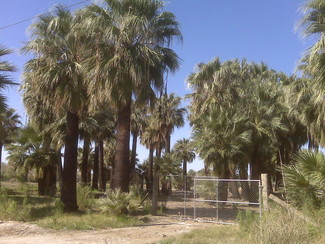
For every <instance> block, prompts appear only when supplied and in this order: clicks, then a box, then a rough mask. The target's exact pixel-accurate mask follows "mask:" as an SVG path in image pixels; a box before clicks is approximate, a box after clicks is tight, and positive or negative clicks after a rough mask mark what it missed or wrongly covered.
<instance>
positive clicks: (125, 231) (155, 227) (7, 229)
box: [0, 217, 211, 244]
mask: <svg viewBox="0 0 325 244" xmlns="http://www.w3.org/2000/svg"><path fill="white" fill-rule="evenodd" d="M207 226H211V224H208V223H198V222H193V221H180V220H177V219H172V218H168V217H157V218H156V219H155V220H154V221H153V222H151V223H149V224H146V225H143V226H137V227H129V228H119V229H104V230H94V231H71V230H60V231H57V230H50V229H44V228H41V227H38V226H36V225H32V224H28V223H22V222H15V221H8V222H1V223H0V243H1V244H2V243H3V244H11V243H12V244H54V243H56V244H57V243H78V244H80V243H103V244H113V243H114V244H128V243H132V244H142V243H157V242H158V241H160V240H163V239H166V238H170V237H173V236H176V235H179V234H182V233H186V232H190V231H191V230H193V229H198V228H205V227H207Z"/></svg>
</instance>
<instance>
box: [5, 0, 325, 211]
mask: <svg viewBox="0 0 325 244" xmlns="http://www.w3.org/2000/svg"><path fill="white" fill-rule="evenodd" d="M164 4H165V3H164V2H162V1H158V0H104V1H102V2H101V3H96V4H91V5H89V6H86V7H84V8H82V9H80V10H77V11H76V12H70V11H68V10H65V9H63V8H62V7H61V6H57V7H56V9H55V11H53V12H51V13H49V14H46V15H42V16H40V17H39V18H38V19H37V20H36V21H35V22H34V23H33V24H32V25H31V26H30V32H31V35H30V40H29V41H28V42H27V43H26V45H25V46H24V47H23V52H24V53H26V54H29V55H31V56H32V58H31V59H30V60H29V61H28V62H27V63H26V64H25V69H24V73H23V83H22V85H21V88H20V89H21V90H22V93H23V102H24V105H25V108H26V111H27V114H28V117H29V122H28V125H27V127H26V128H24V129H22V130H20V131H19V132H18V135H17V134H16V135H15V136H9V134H10V133H9V132H15V131H17V128H18V127H19V125H20V122H19V120H18V116H17V114H15V112H14V111H13V110H10V109H8V108H7V105H6V102H5V97H4V96H1V97H0V109H1V111H0V112H1V114H2V115H3V116H2V117H1V126H2V127H1V128H0V129H1V142H0V143H1V144H0V146H1V148H2V145H3V144H5V143H6V144H8V143H9V142H11V140H10V139H12V138H14V139H13V140H14V143H10V145H8V146H7V150H8V151H9V157H8V160H9V162H10V163H12V164H13V165H15V167H17V169H23V170H25V171H26V172H27V170H28V169H31V168H35V169H36V171H37V175H38V177H37V178H38V183H39V193H40V194H45V195H51V194H54V193H55V189H56V188H55V186H56V179H57V178H58V179H59V183H60V191H61V194H60V197H61V201H62V203H63V204H64V207H65V210H67V211H75V210H77V209H78V205H77V199H76V198H77V196H76V186H77V172H78V167H79V171H80V172H81V179H80V181H81V184H82V185H89V184H91V185H92V187H93V188H94V189H99V190H100V191H105V190H106V182H107V181H108V180H109V184H110V188H112V189H120V190H121V191H125V192H127V191H129V186H130V184H135V182H137V181H138V180H139V179H140V180H141V182H142V183H143V181H145V183H146V189H147V190H149V192H151V194H152V198H153V201H155V199H156V196H157V185H159V182H161V187H162V191H164V190H165V191H167V190H168V189H166V188H167V183H166V181H164V180H163V178H162V177H161V179H160V180H159V173H160V175H167V174H175V172H178V171H179V170H180V169H181V167H180V164H181V163H182V168H183V173H182V174H183V175H184V176H185V175H186V174H187V168H186V164H187V163H188V162H191V161H193V159H194V157H195V154H194V150H195V151H196V153H197V154H198V155H199V156H200V158H201V159H203V160H204V164H205V173H206V174H213V175H215V176H218V177H222V178H242V179H247V178H248V177H250V178H252V179H259V175H260V174H261V173H269V174H270V175H271V176H272V178H270V179H273V181H274V182H275V188H276V189H275V190H277V189H278V188H279V187H280V186H281V185H283V175H282V171H281V170H279V168H281V167H283V166H285V165H289V164H291V163H292V160H291V159H292V156H293V155H295V154H296V153H298V151H299V150H300V149H301V148H302V147H303V146H304V145H306V144H308V148H309V149H313V150H318V148H319V146H323V144H324V133H323V131H324V130H323V124H324V123H323V110H324V109H323V104H324V101H323V97H324V94H323V92H324V88H323V85H324V82H323V81H324V78H325V77H324V74H325V72H324V71H323V70H324V68H323V67H324V65H323V63H324V58H323V56H324V53H323V50H324V45H323V44H324V37H323V33H324V27H323V24H322V23H323V22H322V21H323V19H324V15H325V11H324V10H325V6H324V3H323V2H322V1H319V0H313V1H308V2H307V3H306V4H305V9H306V12H305V15H304V16H303V18H302V19H301V23H300V27H301V30H302V33H304V34H305V35H312V34H317V35H318V34H320V35H318V37H319V39H318V41H317V42H316V44H314V45H313V46H312V47H311V48H310V49H309V50H308V52H306V55H305V56H304V57H303V58H302V60H301V61H300V65H299V70H300V71H301V73H302V75H301V76H299V77H298V76H296V75H292V76H288V75H286V74H284V73H282V72H278V71H275V70H272V69H270V68H269V67H268V66H267V65H266V64H264V63H254V62H248V61H247V60H245V59H243V60H238V59H234V60H228V61H221V60H220V59H219V58H218V57H216V58H215V59H214V60H212V61H210V62H208V63H206V64H204V63H201V64H199V65H198V66H197V70H196V71H195V72H194V73H193V74H191V75H189V77H188V80H187V82H188V84H189V85H190V87H191V89H192V93H190V94H188V95H187V97H186V98H187V99H188V100H189V105H188V107H187V108H185V107H184V106H183V105H182V99H181V98H180V97H178V96H176V95H175V94H173V93H172V94H168V93H167V84H166V82H165V75H166V73H168V72H175V71H176V70H177V69H178V68H179V57H178V56H177V54H176V53H175V52H174V51H173V50H172V49H171V48H170V46H171V43H172V41H173V40H175V39H178V40H182V35H181V32H180V29H179V24H178V22H177V20H176V17H175V16H174V15H173V13H171V12H167V11H164V9H163V8H164ZM5 54H8V50H6V49H5V48H1V49H0V55H1V56H3V55H5ZM1 56H0V57H1ZM0 65H1V66H0V70H1V73H0V75H1V76H0V79H1V80H0V81H1V82H0V84H1V87H0V88H1V89H3V88H4V87H6V86H8V85H14V82H12V81H11V80H10V79H9V78H8V76H7V75H6V74H7V73H8V72H12V71H14V67H13V66H12V65H10V64H8V63H7V62H5V61H3V62H1V63H0ZM2 74H4V75H2ZM10 111H11V112H10ZM187 111H188V118H189V121H190V123H191V126H192V130H193V133H192V138H191V140H189V139H183V140H179V141H178V142H177V143H176V145H175V146H174V149H173V150H172V149H171V139H170V138H171V134H172V133H173V130H174V129H175V128H179V127H181V126H183V125H184V121H185V116H186V113H187ZM6 126H7V127H6ZM3 128H5V129H3ZM131 135H132V142H131V150H130V138H131ZM138 138H140V141H141V143H142V144H143V145H145V146H146V147H147V148H148V150H149V155H148V160H147V162H144V163H143V164H138V162H137V154H136V151H137V141H138ZM81 142H82V143H81ZM79 144H80V145H82V149H79V151H78V145H79ZM62 152H63V153H62ZM62 159H63V160H62ZM78 162H79V165H78ZM91 180H92V182H91ZM185 184H186V182H185ZM269 184H270V188H269V189H273V188H272V187H271V186H272V182H271V181H270V182H269ZM246 187H247V189H246V190H254V189H249V186H248V185H247V186H246Z"/></svg>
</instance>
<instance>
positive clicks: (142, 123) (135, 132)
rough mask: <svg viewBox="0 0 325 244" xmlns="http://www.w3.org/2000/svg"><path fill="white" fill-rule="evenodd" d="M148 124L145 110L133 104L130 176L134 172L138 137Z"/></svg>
mask: <svg viewBox="0 0 325 244" xmlns="http://www.w3.org/2000/svg"><path fill="white" fill-rule="evenodd" d="M147 124H148V114H147V108H146V107H144V108H139V107H136V106H135V104H134V103H133V107H132V114H131V133H132V151H131V159H130V164H131V174H132V173H133V172H134V171H135V160H136V155H137V142H138V137H139V136H140V137H141V135H142V134H143V133H144V131H145V128H146V127H147Z"/></svg>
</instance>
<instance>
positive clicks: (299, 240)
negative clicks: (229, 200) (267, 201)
mask: <svg viewBox="0 0 325 244" xmlns="http://www.w3.org/2000/svg"><path fill="white" fill-rule="evenodd" d="M252 227H253V228H252V229H251V234H252V239H253V242H255V243H268V244H281V243H283V244H291V243H292V244H303V243H306V244H307V243H314V241H315V237H316V236H315V232H314V230H313V227H312V226H310V225H309V224H308V223H307V222H306V221H304V220H302V219H301V218H299V217H298V216H297V215H295V214H294V213H293V212H292V211H288V210H284V209H272V210H271V212H270V213H265V214H264V216H263V217H262V219H261V221H256V222H255V223H254V225H253V226H252ZM253 229H254V231H252V230H253Z"/></svg>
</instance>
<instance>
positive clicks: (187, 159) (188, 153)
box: [173, 138, 195, 191]
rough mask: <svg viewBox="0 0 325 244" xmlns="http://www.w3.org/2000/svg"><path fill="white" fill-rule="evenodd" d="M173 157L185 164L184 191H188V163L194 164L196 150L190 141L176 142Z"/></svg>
mask: <svg viewBox="0 0 325 244" xmlns="http://www.w3.org/2000/svg"><path fill="white" fill-rule="evenodd" d="M173 155H174V156H175V158H176V159H178V160H181V161H182V163H183V182H184V185H183V187H184V190H185V191H186V190H187V181H186V176H187V163H191V162H193V160H194V159H195V153H194V148H193V145H192V143H191V141H190V140H189V139H185V138H183V139H181V140H178V141H177V142H176V144H175V145H174V147H173Z"/></svg>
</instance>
